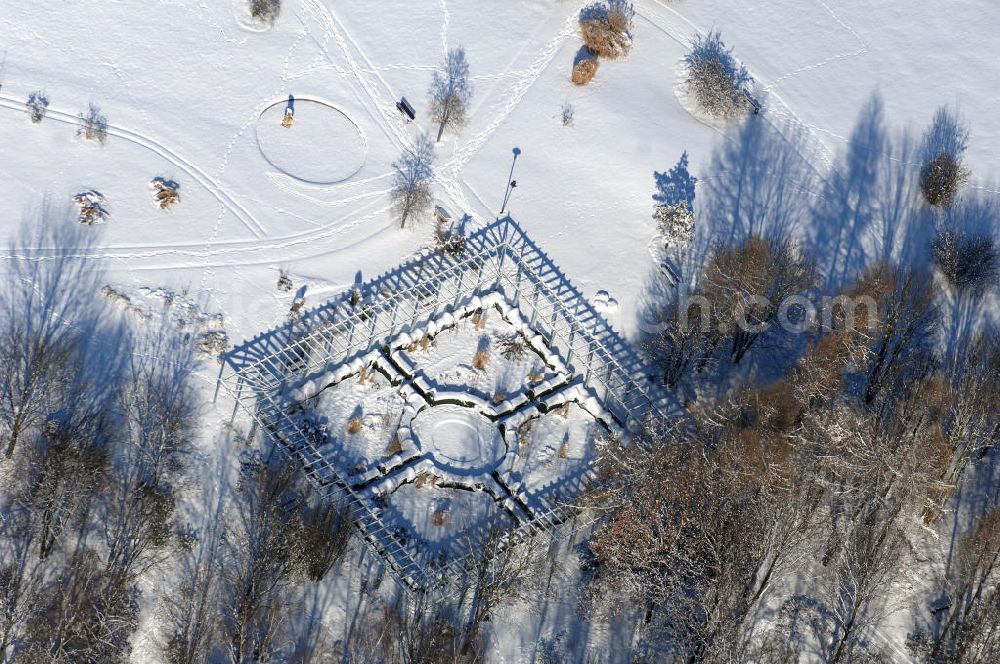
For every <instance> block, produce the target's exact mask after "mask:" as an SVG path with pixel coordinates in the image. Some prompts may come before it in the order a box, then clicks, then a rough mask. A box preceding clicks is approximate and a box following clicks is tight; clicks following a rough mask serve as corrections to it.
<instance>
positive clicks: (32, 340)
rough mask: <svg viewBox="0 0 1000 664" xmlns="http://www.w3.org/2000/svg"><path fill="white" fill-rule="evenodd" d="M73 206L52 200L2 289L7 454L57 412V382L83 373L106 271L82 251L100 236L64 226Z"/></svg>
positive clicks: (0, 382)
mask: <svg viewBox="0 0 1000 664" xmlns="http://www.w3.org/2000/svg"><path fill="white" fill-rule="evenodd" d="M73 216H74V215H72V212H71V211H68V210H67V211H65V212H59V211H57V210H54V209H52V208H50V207H48V206H47V205H46V206H45V207H44V208H43V209H42V211H41V213H40V214H39V218H38V219H37V220H35V222H34V226H33V228H30V229H26V230H25V231H24V232H22V234H21V239H20V240H19V245H18V249H17V251H16V252H15V254H14V255H15V258H14V259H13V260H12V261H10V265H11V274H10V277H9V278H8V279H7V280H6V282H5V283H6V287H5V288H4V289H3V290H2V292H0V424H2V425H3V434H4V436H5V437H6V450H5V455H6V457H7V458H8V459H9V458H11V457H12V456H13V455H14V452H15V450H16V448H17V444H18V441H19V439H20V437H21V435H22V433H24V432H25V431H26V430H27V429H30V428H33V427H35V428H37V427H40V426H41V425H42V423H43V422H44V421H45V419H46V417H47V416H48V413H49V412H51V411H52V410H54V407H53V400H54V398H55V395H56V394H57V392H58V391H57V389H56V387H57V386H59V385H62V384H66V385H70V384H73V382H74V376H75V375H78V374H79V373H80V372H79V363H80V362H81V361H82V359H81V350H82V344H83V341H82V340H81V336H82V334H83V333H84V331H86V330H87V329H88V328H89V323H88V321H89V319H90V317H91V316H92V315H93V313H94V311H93V310H88V309H89V307H90V306H91V305H94V301H93V299H92V298H93V295H94V293H96V292H97V280H98V278H99V272H98V271H97V270H96V269H95V265H94V263H93V262H92V261H88V260H86V259H84V258H82V257H81V254H84V253H86V251H87V250H88V249H89V248H90V247H91V246H92V245H93V239H92V238H88V237H87V236H86V235H85V234H83V233H81V232H80V230H79V228H78V227H72V226H70V225H68V224H65V223H63V222H65V220H66V219H72V218H73Z"/></svg>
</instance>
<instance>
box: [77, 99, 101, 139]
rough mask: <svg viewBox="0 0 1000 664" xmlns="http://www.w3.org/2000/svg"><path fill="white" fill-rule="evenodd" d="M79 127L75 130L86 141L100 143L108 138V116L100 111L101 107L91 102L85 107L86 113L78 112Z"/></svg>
mask: <svg viewBox="0 0 1000 664" xmlns="http://www.w3.org/2000/svg"><path fill="white" fill-rule="evenodd" d="M79 117H80V129H79V130H77V134H78V135H79V136H83V137H84V138H86V139H87V140H88V141H97V142H98V143H100V144H101V145H104V142H105V141H106V140H108V118H107V117H105V115H104V114H103V113H101V109H100V108H99V107H98V106H97V105H96V104H93V103H91V104H90V105H89V106H88V107H87V112H86V113H81V114H80V116H79Z"/></svg>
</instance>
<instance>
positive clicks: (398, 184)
mask: <svg viewBox="0 0 1000 664" xmlns="http://www.w3.org/2000/svg"><path fill="white" fill-rule="evenodd" d="M433 164H434V144H433V143H431V141H430V139H429V138H428V137H427V135H426V134H421V135H420V136H418V137H417V140H416V142H415V143H414V145H413V146H412V147H408V148H405V149H404V150H403V154H402V155H400V157H399V159H398V160H396V161H395V162H393V164H392V170H393V174H392V190H391V192H390V196H391V197H392V205H393V209H394V211H395V213H396V214H398V215H399V218H400V219H399V227H400V228H405V227H406V220H407V219H409V218H411V217H421V216H423V215H424V214H426V212H427V210H429V209H430V206H431V202H432V196H431V178H432V177H433V175H434V172H433V170H432V166H433Z"/></svg>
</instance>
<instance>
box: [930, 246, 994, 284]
mask: <svg viewBox="0 0 1000 664" xmlns="http://www.w3.org/2000/svg"><path fill="white" fill-rule="evenodd" d="M931 248H932V250H933V252H934V263H935V264H936V265H937V268H938V269H939V270H940V271H941V274H942V275H944V277H945V279H947V280H948V283H949V284H950V285H951V286H952V288H954V289H955V290H957V291H959V292H966V293H972V294H978V293H982V292H983V291H984V290H987V289H988V288H990V287H991V286H995V285H996V283H997V276H998V274H1000V256H998V255H997V248H996V244H995V243H994V241H993V238H992V237H990V236H989V235H966V234H962V233H957V232H955V231H951V230H946V231H942V232H940V233H938V234H937V236H936V237H935V238H934V240H933V241H932V242H931Z"/></svg>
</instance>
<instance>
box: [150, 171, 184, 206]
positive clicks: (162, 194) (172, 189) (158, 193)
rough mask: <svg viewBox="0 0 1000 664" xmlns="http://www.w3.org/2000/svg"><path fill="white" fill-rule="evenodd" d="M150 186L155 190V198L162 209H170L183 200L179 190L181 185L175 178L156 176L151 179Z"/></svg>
mask: <svg viewBox="0 0 1000 664" xmlns="http://www.w3.org/2000/svg"><path fill="white" fill-rule="evenodd" d="M149 186H150V187H151V188H152V190H153V200H154V202H155V203H156V204H157V205H158V206H160V209H161V210H169V209H170V208H171V207H173V206H174V205H175V204H177V203H180V202H181V195H180V194H179V193H178V192H177V190H178V189H180V188H181V186H180V185H179V184H177V183H176V182H174V181H173V180H167V179H166V178H162V177H155V178H153V179H152V180H150V181H149Z"/></svg>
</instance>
